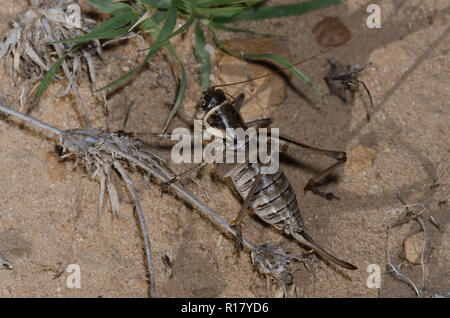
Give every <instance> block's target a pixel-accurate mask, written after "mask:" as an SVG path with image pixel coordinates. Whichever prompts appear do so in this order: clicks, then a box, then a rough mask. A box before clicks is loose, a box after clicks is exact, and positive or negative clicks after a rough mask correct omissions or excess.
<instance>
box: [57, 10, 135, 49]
mask: <svg viewBox="0 0 450 318" xmlns="http://www.w3.org/2000/svg"><path fill="white" fill-rule="evenodd" d="M137 19H138V15H137V14H135V13H133V12H126V13H121V14H118V15H115V16H114V17H112V18H109V19H107V20H105V21H103V22H102V23H101V24H99V25H97V26H96V27H95V28H93V29H92V30H91V31H90V32H89V33H88V34H86V35H85V36H80V37H77V38H72V39H65V40H62V41H56V42H52V43H68V42H87V41H92V40H100V39H110V38H113V37H116V36H121V35H124V34H127V33H128V29H129V28H130V26H131V25H132V24H134V22H135V21H137Z"/></svg>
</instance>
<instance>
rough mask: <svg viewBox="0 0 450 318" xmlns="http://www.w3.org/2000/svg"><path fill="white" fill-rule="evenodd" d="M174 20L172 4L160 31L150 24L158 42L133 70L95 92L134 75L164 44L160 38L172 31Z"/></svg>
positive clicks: (174, 13) (175, 16) (175, 20)
mask: <svg viewBox="0 0 450 318" xmlns="http://www.w3.org/2000/svg"><path fill="white" fill-rule="evenodd" d="M147 20H151V19H147ZM176 22H177V13H176V10H175V8H174V6H171V7H170V8H169V11H168V12H167V19H166V21H165V22H164V25H163V27H162V29H161V31H156V30H155V28H154V27H155V25H153V24H152V25H151V27H152V29H151V31H150V32H152V34H156V33H158V35H157V38H156V40H155V42H156V43H159V44H157V45H153V46H152V47H151V48H150V51H149V52H148V53H147V55H146V56H145V59H144V61H142V62H141V63H140V64H139V65H138V66H136V67H135V68H134V69H133V70H131V71H130V72H128V73H127V74H125V75H123V76H122V77H120V78H119V79H117V80H115V81H113V82H111V83H109V84H108V85H106V86H104V87H102V88H100V89H98V90H97V92H99V91H102V90H105V89H109V88H112V87H114V86H117V85H119V84H120V83H122V82H124V81H126V80H127V79H129V78H131V77H132V76H133V75H135V74H136V73H137V72H138V71H139V70H140V69H141V68H142V67H143V66H144V65H145V63H147V62H148V60H150V59H151V58H152V57H153V56H154V55H155V54H156V52H158V50H159V49H160V47H161V46H162V45H163V44H164V42H162V41H161V39H163V38H166V37H167V36H169V35H170V34H171V33H172V30H173V29H174V27H175V24H176ZM144 25H147V26H148V27H150V25H149V24H144Z"/></svg>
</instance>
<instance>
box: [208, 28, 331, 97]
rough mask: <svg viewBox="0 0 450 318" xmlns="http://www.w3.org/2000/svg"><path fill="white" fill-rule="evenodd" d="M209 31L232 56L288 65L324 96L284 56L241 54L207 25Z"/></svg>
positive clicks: (319, 93)
mask: <svg viewBox="0 0 450 318" xmlns="http://www.w3.org/2000/svg"><path fill="white" fill-rule="evenodd" d="M209 32H210V33H211V36H212V37H213V39H214V42H215V43H216V44H217V46H218V47H219V48H220V49H221V50H223V51H225V52H226V53H228V54H230V55H233V56H237V57H242V58H246V59H251V60H267V61H270V62H274V63H276V64H279V65H281V66H284V67H288V68H289V70H290V71H291V72H292V73H294V74H295V76H297V77H298V78H300V79H301V80H302V81H304V82H305V83H306V84H308V85H309V86H310V87H311V88H312V89H313V90H314V91H315V92H316V94H317V95H319V96H320V97H321V98H325V96H324V95H323V94H322V93H321V92H320V91H319V90H318V89H317V88H316V87H315V86H314V85H313V83H311V81H310V80H309V79H308V78H307V77H306V75H304V74H303V73H302V72H300V70H299V69H297V68H296V67H295V66H293V64H292V63H291V62H289V61H287V60H285V59H284V58H282V57H280V56H278V55H275V54H268V53H267V54H241V53H238V52H235V51H232V50H230V49H228V48H226V47H225V46H224V45H223V43H222V42H220V40H219V39H218V38H217V36H216V34H215V32H214V30H213V29H212V28H211V27H209Z"/></svg>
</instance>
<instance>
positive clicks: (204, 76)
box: [195, 21, 211, 91]
mask: <svg viewBox="0 0 450 318" xmlns="http://www.w3.org/2000/svg"><path fill="white" fill-rule="evenodd" d="M205 45H206V40H205V34H204V32H203V30H202V28H201V24H200V21H197V23H196V25H195V55H196V56H197V60H198V61H199V62H200V69H199V72H200V86H201V88H202V91H204V90H205V89H207V88H208V87H210V86H211V82H210V80H209V76H210V75H211V58H210V56H209V53H208V51H206V50H205Z"/></svg>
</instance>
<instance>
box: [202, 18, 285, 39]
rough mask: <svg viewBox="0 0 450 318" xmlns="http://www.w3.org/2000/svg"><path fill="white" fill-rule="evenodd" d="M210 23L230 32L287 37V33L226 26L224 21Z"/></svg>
mask: <svg viewBox="0 0 450 318" xmlns="http://www.w3.org/2000/svg"><path fill="white" fill-rule="evenodd" d="M209 24H210V25H211V26H212V27H214V28H216V29H221V30H225V31H230V32H243V33H251V34H256V35H261V36H268V37H273V38H287V36H286V35H279V34H272V33H264V32H258V31H254V30H248V29H240V28H232V27H228V26H226V25H224V24H222V23H219V22H215V21H213V22H210V23H209Z"/></svg>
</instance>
